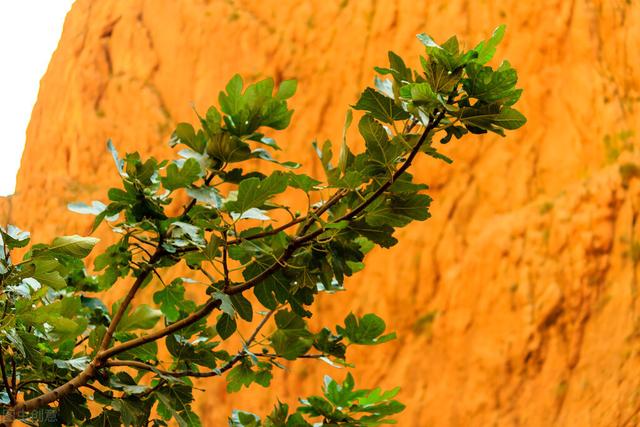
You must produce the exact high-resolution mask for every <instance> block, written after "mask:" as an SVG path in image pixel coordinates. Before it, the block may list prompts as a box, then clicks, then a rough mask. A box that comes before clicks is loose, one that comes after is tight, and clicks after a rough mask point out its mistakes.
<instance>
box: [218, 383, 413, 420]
mask: <svg viewBox="0 0 640 427" xmlns="http://www.w3.org/2000/svg"><path fill="white" fill-rule="evenodd" d="M354 387H355V382H354V380H353V377H352V376H351V374H347V378H346V379H345V380H344V382H343V383H342V384H339V383H337V382H336V381H335V380H333V379H332V378H331V377H329V376H325V378H324V387H323V390H322V391H323V396H310V397H307V398H305V399H300V403H301V406H299V407H298V408H297V409H296V411H295V412H292V413H289V405H287V404H286V403H281V402H279V403H278V404H277V405H276V406H275V407H274V408H273V411H272V412H271V413H270V414H269V415H267V416H266V417H265V419H264V421H263V420H262V419H261V418H260V417H259V416H257V415H255V414H252V413H250V412H245V411H238V410H236V411H234V412H233V414H232V416H231V418H229V426H230V427H313V426H316V425H327V426H375V425H380V424H392V423H394V420H393V419H391V418H389V417H390V416H392V415H395V414H397V413H399V412H402V411H403V410H404V408H405V406H404V405H403V404H402V403H400V402H398V401H397V400H393V398H394V397H395V396H396V395H397V394H398V392H399V391H400V388H399V387H396V388H395V389H393V390H390V391H386V392H383V391H382V390H381V389H380V388H376V389H373V390H364V389H363V390H354ZM318 419H320V422H318Z"/></svg>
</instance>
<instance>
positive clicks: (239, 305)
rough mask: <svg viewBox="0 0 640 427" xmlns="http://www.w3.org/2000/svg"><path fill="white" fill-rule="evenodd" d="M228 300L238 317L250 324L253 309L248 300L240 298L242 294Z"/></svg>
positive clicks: (232, 296)
mask: <svg viewBox="0 0 640 427" xmlns="http://www.w3.org/2000/svg"><path fill="white" fill-rule="evenodd" d="M230 298H231V304H233V308H234V309H235V311H236V312H237V313H238V315H239V316H240V317H241V318H242V319H244V320H246V321H247V322H251V320H253V308H252V307H251V303H250V302H249V300H248V299H246V298H245V297H244V296H242V294H235V295H231V296H230Z"/></svg>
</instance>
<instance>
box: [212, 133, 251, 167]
mask: <svg viewBox="0 0 640 427" xmlns="http://www.w3.org/2000/svg"><path fill="white" fill-rule="evenodd" d="M206 149H207V154H208V155H209V156H210V157H212V158H213V159H216V160H218V161H220V162H223V163H235V162H242V161H245V160H247V159H248V158H250V157H251V147H249V144H247V143H246V142H243V141H242V140H241V139H240V138H238V137H237V136H234V135H231V134H229V133H228V132H225V131H220V132H218V133H216V134H214V135H212V136H211V139H210V140H209V142H207V148H206Z"/></svg>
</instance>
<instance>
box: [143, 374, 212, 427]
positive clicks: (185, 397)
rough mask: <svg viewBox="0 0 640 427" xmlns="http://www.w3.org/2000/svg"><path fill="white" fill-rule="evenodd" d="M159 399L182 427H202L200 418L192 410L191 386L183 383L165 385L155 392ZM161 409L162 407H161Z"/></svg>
mask: <svg viewBox="0 0 640 427" xmlns="http://www.w3.org/2000/svg"><path fill="white" fill-rule="evenodd" d="M154 395H155V396H156V397H157V399H158V401H159V402H160V403H161V404H162V406H164V408H162V409H166V410H168V411H169V413H170V414H171V415H172V417H173V419H174V420H175V421H176V422H177V423H178V425H179V426H180V427H200V426H201V425H202V424H201V423H200V419H199V418H198V416H197V415H196V414H195V413H193V411H192V410H191V402H193V396H192V393H191V387H190V386H188V385H182V384H173V385H170V386H165V387H162V388H160V389H159V390H157V391H156V392H154ZM159 409H160V408H159Z"/></svg>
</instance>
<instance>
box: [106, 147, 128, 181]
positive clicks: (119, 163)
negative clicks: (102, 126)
mask: <svg viewBox="0 0 640 427" xmlns="http://www.w3.org/2000/svg"><path fill="white" fill-rule="evenodd" d="M107 150H109V152H110V153H111V156H112V157H113V162H114V163H115V164H116V169H118V173H119V174H120V176H122V175H124V160H121V159H120V156H119V155H118V151H117V150H116V147H115V146H114V145H113V141H111V139H109V140H107Z"/></svg>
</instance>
